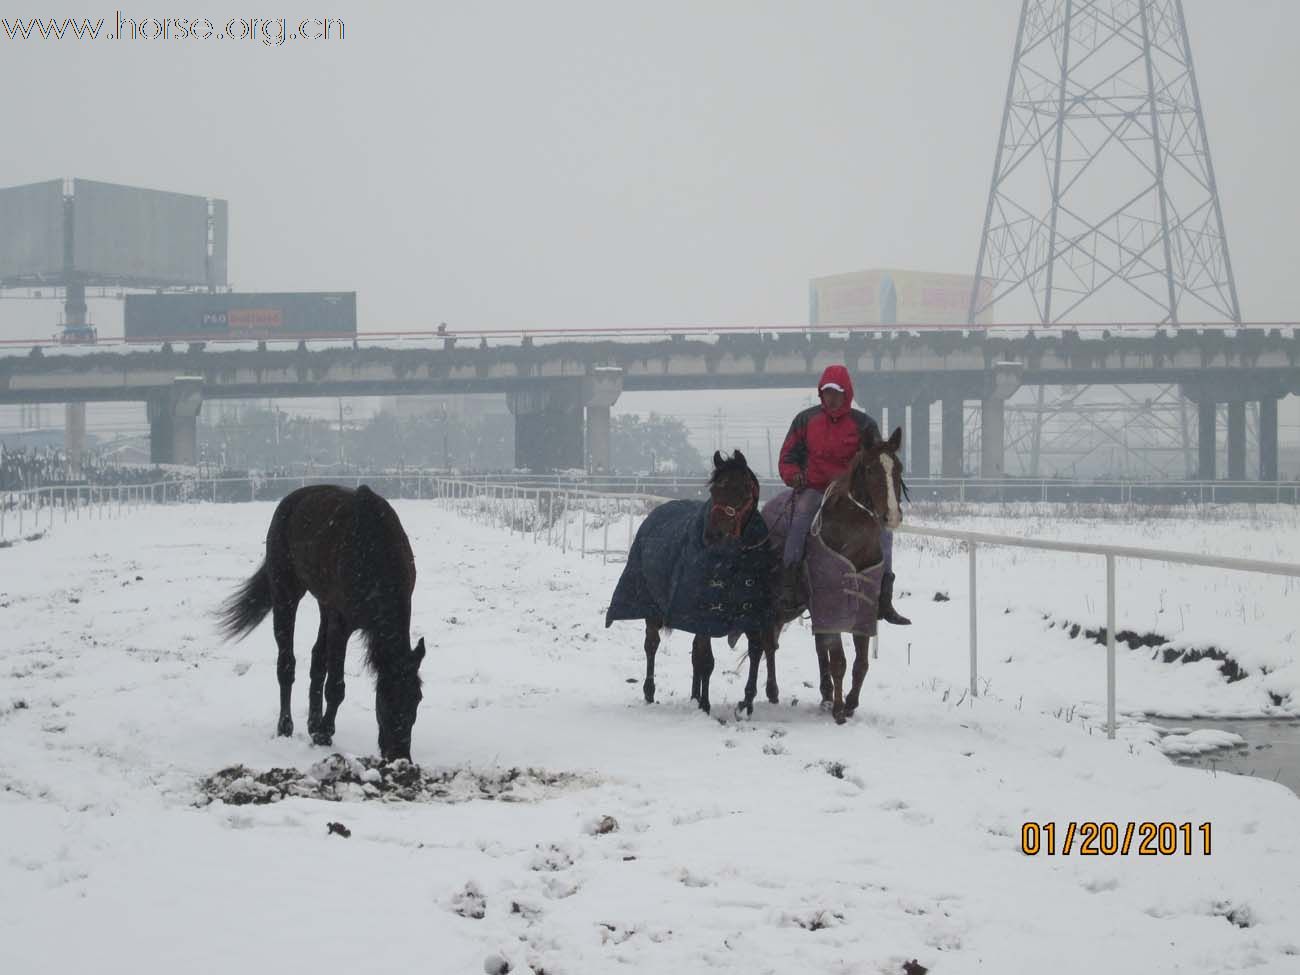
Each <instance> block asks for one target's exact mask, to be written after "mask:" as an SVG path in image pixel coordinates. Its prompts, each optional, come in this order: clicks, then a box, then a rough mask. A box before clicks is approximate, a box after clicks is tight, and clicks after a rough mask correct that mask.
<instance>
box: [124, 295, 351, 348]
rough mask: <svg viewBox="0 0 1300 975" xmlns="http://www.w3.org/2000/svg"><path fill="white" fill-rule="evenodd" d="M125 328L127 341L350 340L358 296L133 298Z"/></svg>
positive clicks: (170, 296) (127, 302)
mask: <svg viewBox="0 0 1300 975" xmlns="http://www.w3.org/2000/svg"><path fill="white" fill-rule="evenodd" d="M125 326H126V338H127V341H160V340H162V339H190V340H194V339H309V338H335V337H349V338H350V337H352V336H354V335H356V334H357V293H356V292H355V291H328V292H324V291H303V292H281V293H265V294H253V293H235V292H231V293H227V294H160V295H159V294H144V295H127V296H126V315H125Z"/></svg>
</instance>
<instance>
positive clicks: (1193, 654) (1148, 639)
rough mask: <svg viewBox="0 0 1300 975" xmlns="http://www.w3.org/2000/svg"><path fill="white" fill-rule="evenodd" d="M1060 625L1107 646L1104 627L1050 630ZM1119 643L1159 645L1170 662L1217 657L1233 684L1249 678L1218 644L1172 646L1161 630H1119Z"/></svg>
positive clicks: (1162, 657)
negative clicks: (1212, 645) (1200, 646)
mask: <svg viewBox="0 0 1300 975" xmlns="http://www.w3.org/2000/svg"><path fill="white" fill-rule="evenodd" d="M1057 626H1059V627H1060V628H1061V629H1063V630H1065V631H1066V633H1068V634H1069V635H1070V638H1071V639H1075V638H1077V637H1078V636H1080V634H1082V635H1083V636H1084V637H1086V638H1087V639H1089V640H1092V641H1093V642H1094V643H1099V644H1101V645H1102V646H1103V647H1104V646H1105V645H1106V627H1104V626H1103V627H1100V628H1098V629H1095V630H1090V629H1087V628H1086V627H1083V626H1081V625H1080V624H1078V623H1071V622H1070V621H1068V620H1052V621H1051V622H1049V623H1048V624H1047V627H1048V629H1055V628H1056V627H1057ZM1115 642H1116V643H1117V644H1119V643H1123V644H1125V645H1126V646H1127V647H1128V648H1129V649H1130V650H1138V649H1140V648H1143V647H1146V648H1155V649H1156V653H1155V655H1154V656H1155V658H1157V659H1159V660H1160V661H1161V662H1162V663H1167V664H1172V663H1184V664H1191V663H1195V662H1196V661H1198V660H1206V659H1208V660H1217V661H1218V663H1219V673H1220V674H1222V675H1223V679H1224V680H1226V681H1227V682H1228V683H1229V684H1232V683H1235V682H1236V681H1239V680H1245V679H1246V677H1247V673H1246V669H1245V668H1244V667H1242V666H1241V664H1239V663H1237V661H1236V660H1234V659H1233V658H1232V657H1231V656H1229V655H1228V653H1227V651H1225V650H1220V649H1219V648H1218V647H1204V648H1199V647H1183V648H1181V649H1180V648H1178V647H1175V646H1172V645H1171V642H1170V640H1169V638H1168V637H1164V636H1161V635H1160V634H1159V633H1150V632H1148V633H1137V632H1136V631H1134V630H1116V631H1115ZM1275 703H1276V702H1275Z"/></svg>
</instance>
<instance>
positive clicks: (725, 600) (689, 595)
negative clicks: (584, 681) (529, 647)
mask: <svg viewBox="0 0 1300 975" xmlns="http://www.w3.org/2000/svg"><path fill="white" fill-rule="evenodd" d="M708 519H709V503H708V502H707V501H668V502H665V503H664V504H661V505H660V506H659V507H657V508H655V509H654V511H652V512H650V514H649V515H648V516H646V519H645V521H644V522H642V523H641V527H640V528H639V529H637V533H636V538H635V540H634V541H633V542H632V548H631V550H630V551H629V552H628V556H627V565H626V566H624V567H623V575H622V576H621V577H620V578H619V580H618V585H617V586H616V587H615V589H614V595H613V597H611V599H610V601H609V610H608V612H606V614H605V625H606V626H609V625H610V624H611V623H613V622H614V620H643V619H649V618H658V619H662V620H663V625H664V626H666V627H668V628H670V629H674V630H684V631H686V632H687V633H695V634H697V635H699V636H707V637H722V636H733V637H734V636H736V635H738V634H740V633H743V632H744V631H746V630H750V629H754V628H757V627H759V626H766V625H770V624H771V622H772V618H773V604H772V595H771V591H770V589H769V578H770V576H771V573H772V571H773V569H774V566H775V560H774V556H773V553H772V550H771V549H770V548H769V546H768V539H767V525H766V524H765V523H764V521H763V519H762V518H761V517H759V515H758V512H757V511H755V512H754V513H753V514H752V515H751V516H750V518H749V520H748V521H747V522H746V523H745V528H744V530H743V531H742V532H741V535H740V538H738V539H736V538H730V537H728V538H723V539H720V540H718V541H715V542H712V543H709V544H706V543H705V541H704V530H705V528H707V527H708Z"/></svg>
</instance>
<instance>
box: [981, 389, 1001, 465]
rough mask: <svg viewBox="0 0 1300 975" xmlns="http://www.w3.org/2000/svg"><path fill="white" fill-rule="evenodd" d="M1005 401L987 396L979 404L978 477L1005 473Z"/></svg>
mask: <svg viewBox="0 0 1300 975" xmlns="http://www.w3.org/2000/svg"><path fill="white" fill-rule="evenodd" d="M1005 404H1006V400H1004V399H999V398H998V397H996V396H987V397H985V398H984V399H983V400H982V401H981V402H980V477H1002V475H1003V474H1005V473H1006V470H1005V464H1006V457H1005V456H1004V454H1005V442H1006V409H1005Z"/></svg>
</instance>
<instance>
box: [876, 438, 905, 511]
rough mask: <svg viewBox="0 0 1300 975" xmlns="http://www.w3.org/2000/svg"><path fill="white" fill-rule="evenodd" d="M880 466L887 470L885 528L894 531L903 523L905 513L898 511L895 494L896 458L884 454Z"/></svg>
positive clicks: (881, 456)
mask: <svg viewBox="0 0 1300 975" xmlns="http://www.w3.org/2000/svg"><path fill="white" fill-rule="evenodd" d="M880 466H881V467H883V468H884V469H885V492H886V494H885V498H886V502H885V527H886V528H889V529H891V530H892V529H894V528H897V527H898V526H899V525H901V524H902V523H903V512H901V511H900V510H899V509H898V496H897V495H896V494H895V493H894V458H893V457H891V456H889V454H884V453H882V454H881V455H880Z"/></svg>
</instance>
